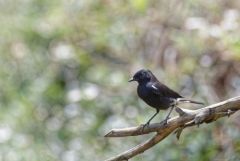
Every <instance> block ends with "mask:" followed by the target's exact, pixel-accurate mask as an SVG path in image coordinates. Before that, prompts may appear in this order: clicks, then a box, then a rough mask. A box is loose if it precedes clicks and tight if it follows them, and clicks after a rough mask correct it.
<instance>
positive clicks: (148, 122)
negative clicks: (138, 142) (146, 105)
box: [143, 109, 159, 130]
mask: <svg viewBox="0 0 240 161" xmlns="http://www.w3.org/2000/svg"><path fill="white" fill-rule="evenodd" d="M158 113H159V109H157V111H156V113H155V114H154V115H153V116H152V117H151V118H150V119H149V120H148V121H147V123H146V124H144V125H143V130H144V128H145V127H146V126H147V125H149V124H150V122H151V121H152V119H153V118H154V117H155V116H156V115H157V114H158Z"/></svg>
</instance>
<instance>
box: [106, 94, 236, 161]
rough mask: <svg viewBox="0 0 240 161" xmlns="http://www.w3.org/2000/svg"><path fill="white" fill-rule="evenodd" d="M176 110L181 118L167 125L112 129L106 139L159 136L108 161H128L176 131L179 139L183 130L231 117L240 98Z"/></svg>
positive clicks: (169, 121)
mask: <svg viewBox="0 0 240 161" xmlns="http://www.w3.org/2000/svg"><path fill="white" fill-rule="evenodd" d="M175 110H176V112H177V113H178V114H179V116H176V117H174V118H172V119H170V120H168V123H167V124H166V125H165V124H164V123H153V124H150V125H149V126H146V127H144V128H143V125H140V126H136V127H130V128H123V129H112V130H111V131H110V132H109V133H108V134H106V135H105V137H126V136H137V135H144V134H148V133H151V132H157V134H156V135H155V136H153V137H152V138H151V139H149V140H147V141H146V142H144V143H142V144H140V145H137V146H135V147H133V148H132V149H130V150H127V151H125V152H123V153H121V154H119V155H117V156H115V157H113V158H111V159H108V160H107V161H124V160H128V159H130V158H132V157H134V156H136V155H138V154H140V153H143V152H144V151H145V150H147V149H149V148H151V147H153V146H154V145H156V144H157V143H158V142H160V141H161V140H163V139H164V138H165V137H167V136H168V135H169V134H171V133H172V132H173V131H175V130H176V131H175V133H176V136H177V138H178V139H179V137H180V135H181V133H182V131H183V129H185V128H186V127H189V126H194V125H198V126H199V125H200V124H202V123H211V122H214V121H216V120H217V119H219V118H221V117H224V116H228V117H229V116H230V115H232V114H233V113H235V112H236V111H238V110H240V96H238V97H234V98H231V99H228V100H226V101H223V102H219V103H216V104H212V105H210V106H207V107H204V108H200V109H198V110H188V109H181V108H179V107H176V109H175Z"/></svg>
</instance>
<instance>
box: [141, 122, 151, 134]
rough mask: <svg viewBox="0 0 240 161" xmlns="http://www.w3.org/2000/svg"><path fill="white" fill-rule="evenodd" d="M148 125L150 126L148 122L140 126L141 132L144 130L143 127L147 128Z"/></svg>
mask: <svg viewBox="0 0 240 161" xmlns="http://www.w3.org/2000/svg"><path fill="white" fill-rule="evenodd" d="M149 124H150V122H147V123H146V124H142V125H141V126H142V132H143V131H144V128H145V127H147V126H149Z"/></svg>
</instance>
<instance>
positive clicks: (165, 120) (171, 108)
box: [163, 105, 175, 125]
mask: <svg viewBox="0 0 240 161" xmlns="http://www.w3.org/2000/svg"><path fill="white" fill-rule="evenodd" d="M174 107H175V105H171V107H170V111H169V113H168V114H167V116H166V118H165V119H164V120H163V122H164V125H166V124H167V121H168V119H169V118H170V117H169V116H170V114H171V113H172V111H173V109H174Z"/></svg>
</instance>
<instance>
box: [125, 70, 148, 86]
mask: <svg viewBox="0 0 240 161" xmlns="http://www.w3.org/2000/svg"><path fill="white" fill-rule="evenodd" d="M151 76H152V73H151V71H150V70H147V69H141V70H139V71H138V72H136V73H135V74H134V76H133V77H132V78H131V79H130V80H129V81H128V82H132V81H137V82H138V83H143V82H148V81H150V80H151Z"/></svg>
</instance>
